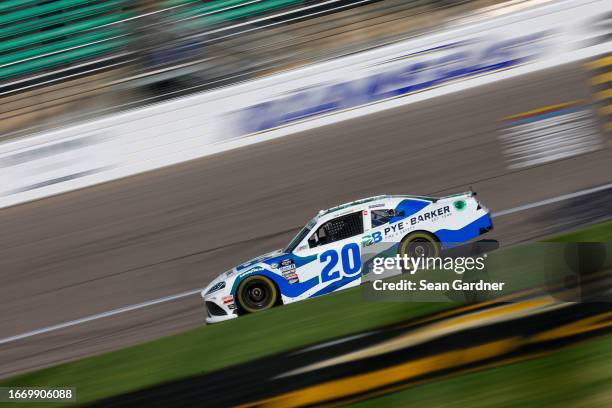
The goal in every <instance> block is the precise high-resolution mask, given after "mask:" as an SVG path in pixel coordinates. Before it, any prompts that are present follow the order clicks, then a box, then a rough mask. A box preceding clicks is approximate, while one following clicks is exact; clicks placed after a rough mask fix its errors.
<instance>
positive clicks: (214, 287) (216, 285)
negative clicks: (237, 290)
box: [206, 281, 225, 295]
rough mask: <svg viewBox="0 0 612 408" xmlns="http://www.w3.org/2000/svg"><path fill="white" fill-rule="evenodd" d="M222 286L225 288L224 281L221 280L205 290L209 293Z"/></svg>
mask: <svg viewBox="0 0 612 408" xmlns="http://www.w3.org/2000/svg"><path fill="white" fill-rule="evenodd" d="M223 288H225V281H221V282H219V283H216V284H214V285H213V286H212V287H211V288H210V289H208V291H206V294H207V295H210V294H211V293H213V292H216V291H218V290H221V289H223Z"/></svg>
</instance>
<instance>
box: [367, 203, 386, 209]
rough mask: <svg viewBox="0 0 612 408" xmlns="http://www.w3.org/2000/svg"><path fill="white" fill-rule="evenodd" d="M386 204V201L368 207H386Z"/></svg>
mask: <svg viewBox="0 0 612 408" xmlns="http://www.w3.org/2000/svg"><path fill="white" fill-rule="evenodd" d="M384 206H385V204H384V203H382V204H372V205H370V206H369V207H368V208H381V207H384Z"/></svg>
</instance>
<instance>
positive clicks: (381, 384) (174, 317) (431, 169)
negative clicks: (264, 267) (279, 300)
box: [0, 0, 612, 407]
mask: <svg viewBox="0 0 612 408" xmlns="http://www.w3.org/2000/svg"><path fill="white" fill-rule="evenodd" d="M611 7H612V6H611V5H610V2H606V1H603V0H593V1H589V0H563V1H556V2H553V1H548V0H510V1H502V0H320V1H306V0H304V1H300V0H209V1H198V0H158V1H153V0H105V1H91V0H46V1H43V0H4V1H0V231H2V233H1V234H0V386H2V387H9V386H10V387H24V386H30V387H34V386H58V387H59V386H69V387H73V388H74V389H75V390H76V392H77V402H78V403H79V405H84V404H89V403H94V402H97V403H99V404H100V406H142V405H147V406H198V405H202V404H207V405H209V406H234V405H238V404H249V405H250V406H277V407H278V406H281V407H283V406H307V405H310V406H318V405H322V404H330V405H344V404H353V403H359V404H363V405H364V406H367V405H370V406H376V407H379V406H409V405H410V406H412V405H416V404H419V405H422V406H458V407H459V406H461V407H463V406H482V407H489V406H515V405H517V404H519V403H520V404H521V405H526V406H536V405H537V406H572V407H574V406H584V407H595V406H602V407H603V406H606V407H607V406H610V401H611V400H612V399H611V395H612V394H611V390H612V374H611V371H610V370H609V367H610V365H611V364H612V347H611V346H612V343H611V340H610V333H611V332H610V330H611V328H612V320H611V316H612V314H611V313H612V310H611V309H610V306H609V305H610V303H609V302H600V301H599V299H598V301H594V302H582V303H581V302H564V301H562V300H559V299H564V298H566V299H567V296H565V297H564V296H563V295H561V296H557V295H558V293H556V292H555V293H552V294H551V293H550V292H551V291H550V290H548V289H546V290H540V289H542V288H537V289H534V290H533V291H527V292H525V293H523V292H520V291H519V292H520V293H517V294H513V295H512V296H513V298H512V299H511V300H512V302H514V303H508V304H506V303H493V302H481V303H476V304H467V305H466V304H459V303H457V302H454V301H450V300H449V301H448V302H437V301H436V302H433V301H430V302H424V301H412V302H378V301H377V302H372V301H368V300H367V299H364V297H363V296H362V295H363V294H362V292H361V291H360V289H359V288H353V289H349V290H346V291H343V292H341V293H334V294H330V295H329V296H325V297H321V298H320V299H314V300H307V301H304V302H299V303H297V304H293V305H287V306H285V307H280V308H274V309H271V310H269V311H266V312H264V313H257V314H250V315H246V316H242V317H240V318H239V319H235V320H233V321H229V322H226V323H222V324H219V325H212V326H204V318H205V314H206V311H205V309H204V305H203V302H202V299H201V297H200V295H199V292H200V290H201V289H202V288H204V287H205V286H206V285H208V283H209V282H211V281H212V279H214V278H215V277H217V276H218V275H219V274H220V273H222V272H223V271H226V270H228V269H230V268H232V267H234V266H235V265H237V264H239V263H241V262H244V261H246V260H248V259H250V258H253V257H255V256H257V255H260V254H262V253H266V252H269V251H272V250H274V249H276V248H279V247H284V246H285V245H286V244H287V243H288V242H289V241H290V239H291V238H292V237H293V236H294V235H295V234H296V233H297V232H298V231H299V229H300V228H301V227H302V226H303V225H304V223H305V222H306V221H307V220H309V219H311V218H312V216H313V215H314V214H316V212H317V211H318V210H320V209H323V208H329V207H332V206H335V205H338V204H340V203H344V202H349V201H352V200H355V199H359V198H363V197H368V196H374V195H379V194H416V195H431V196H443V195H447V194H452V193H457V192H461V191H467V190H469V189H471V188H473V189H474V190H476V191H477V192H478V198H479V200H480V201H481V202H482V203H484V205H486V206H487V207H488V208H490V209H491V212H492V216H493V220H494V225H495V229H494V230H493V231H492V232H491V233H489V234H488V235H487V238H492V239H496V240H498V241H499V242H500V244H501V249H500V250H499V251H501V252H500V253H501V255H499V257H498V258H497V259H498V264H499V265H501V266H500V269H503V270H504V271H505V272H507V273H508V274H511V275H512V276H513V277H514V279H515V280H516V282H517V283H518V284H517V287H520V288H524V287H527V286H535V285H531V284H530V281H529V280H528V279H525V280H523V279H522V277H523V276H531V277H532V278H533V274H531V273H532V272H533V271H534V270H536V269H537V271H538V272H540V273H543V271H544V272H546V270H545V269H544V268H541V267H540V265H539V264H537V263H530V262H528V261H529V259H527V257H525V256H524V252H523V250H522V248H524V247H526V246H527V245H529V244H531V243H533V242H536V241H541V240H546V241H554V242H556V243H563V244H562V245H563V246H562V247H560V248H556V250H557V251H558V253H564V252H563V251H565V250H566V247H565V243H566V242H570V243H576V242H606V243H608V244H607V246H604V247H605V248H608V249H607V251H608V252H609V248H610V244H609V243H610V242H612V224H611V222H610V220H611V219H612V149H611V146H612V145H611V143H610V132H611V131H612V121H611V117H612V105H611V104H610V103H611V102H610V99H612V92H611V87H612V85H611V84H612V75H611V74H610V72H612V56H611V55H612V54H611V52H612V41H611V39H612V36H611V33H610V28H609V27H610V25H609V22H610V18H611V16H612V14H611V13H612V10H611ZM551 9H553V11H551ZM575 10H578V11H575ZM585 10H586V11H585ZM521 13H530V14H529V16H531V17H533V18H534V19H536V21H546V22H547V23H548V22H550V25H551V26H552V27H553V28H550V27H548V26H546V25H543V26H542V27H539V26H537V24H536V25H535V26H534V27H528V26H529V24H530V21H531V20H530V19H529V18H524V19H523V18H522V16H524V14H521ZM585 16H586V17H585ZM570 17H571V18H570ZM583 17H584V18H583ZM506 18H507V19H506ZM509 21H514V23H512V24H515V25H512V26H510V23H508V22H509ZM509 27H510V28H509ZM522 27H528V28H533V32H531V31H529V32H523V30H522V29H521V28H522ZM455 29H457V30H463V29H466V30H468V31H469V30H471V31H469V34H466V35H464V36H463V37H461V38H457V39H456V38H453V37H452V35H449V34H448V33H449V32H451V33H452V32H454V31H452V30H455ZM468 31H465V32H468ZM461 32H463V31H461ZM536 32H537V34H534V33H536ZM434 40H435V41H434ZM412 41H416V42H418V44H419V45H418V46H412V45H411V46H406V49H403V48H402V47H404V46H405V44H414V43H411V42H412ZM419 41H420V42H419ZM430 41H431V44H429V42H430ZM441 44H443V46H442V45H441ZM395 46H397V48H393V47H395ZM383 47H389V48H383ZM391 48H393V50H394V51H393V52H391V51H388V53H389V54H392V53H393V58H390V57H389V56H388V55H387V54H385V52H387V51H384V50H388V49H391ZM417 49H418V51H417ZM380 50H383V51H382V52H381V54H376V55H378V57H377V59H376V61H375V62H370V61H365V62H364V61H358V63H355V64H354V65H351V64H349V63H347V62H346V61H357V60H358V59H359V58H360V56H362V55H372V54H364V53H365V52H378V51H380ZM542 50H543V51H542ZM455 51H457V54H452V53H454V52H455ZM408 52H412V54H403V53H408ZM451 54H452V55H460V56H461V57H460V58H459V59H457V60H453V58H452V57H451V58H450V59H447V57H448V56H449V55H451ZM440 56H441V57H440ZM569 57H571V58H569ZM351 58H355V59H351ZM411 58H413V59H411ZM383 59H384V61H383ZM405 61H418V62H422V63H423V65H424V67H423V66H420V65H419V64H418V63H417V64H414V65H410V71H409V70H408V69H406V68H407V67H408V65H402V64H404V63H405ZM319 63H329V64H330V65H319ZM411 64H412V63H411ZM321 67H324V68H321ZM325 67H333V72H332V70H331V68H330V71H329V72H323V73H321V72H318V71H317V70H325V69H326V68H325ZM381 67H382V68H381ZM389 67H391V68H389ZM395 67H399V68H400V70H399V71H398V70H396V69H395ZM296 69H303V70H302V71H299V72H300V74H299V75H304V76H305V77H308V76H309V73H312V72H318V73H317V75H320V76H317V77H316V78H315V79H314V80H312V81H311V82H312V83H308V84H306V85H304V84H303V83H302V82H300V81H299V80H296V81H294V82H295V83H291V84H289V85H287V88H288V89H283V86H285V85H286V84H287V83H289V82H291V81H287V82H284V81H285V80H286V78H294V77H292V76H291V75H293V71H294V70H296ZM401 69H405V71H402V70H401ZM355 72H357V75H361V77H360V79H363V78H370V77H375V76H377V78H378V79H380V78H383V79H385V80H388V81H387V82H384V81H381V82H383V83H384V85H385V86H387V87H388V88H389V89H390V90H389V89H383V90H382V91H380V94H377V95H376V97H374V96H372V95H367V96H368V97H370V96H372V99H370V100H367V101H365V102H364V100H362V99H360V98H354V99H352V96H354V95H353V94H350V92H348V93H347V94H342V95H343V96H344V97H346V100H341V101H340V102H338V100H336V99H334V100H326V99H325V98H326V97H329V98H330V99H333V97H336V96H337V95H336V94H334V93H333V92H328V91H329V90H330V89H331V90H332V91H333V90H334V89H335V88H333V87H334V86H335V85H346V84H349V86H348V87H347V88H350V87H351V86H352V85H355V83H356V82H358V81H355V83H353V82H350V81H349V80H347V79H345V78H350V79H351V80H352V79H353V77H352V74H354V73H355ZM398 72H399V73H400V74H399V75H396V74H398ZM282 73H286V74H287V76H282V75H279V74H282ZM372 73H374V74H372ZM327 74H329V76H326V75H327ZM379 74H380V76H378V75H379ZM402 74H406V75H402ZM490 74H491V75H490ZM394 75H396V76H394ZM411 75H413V76H411ZM421 75H422V76H421ZM495 75H498V76H495ZM312 77H315V75H314V74H313V75H312ZM414 77H416V78H417V80H415V82H414V83H410V84H408V82H409V81H410V80H413V79H414ZM321 78H323V79H321ZM398 78H399V79H398ZM491 78H493V79H491ZM298 79H300V78H298ZM378 79H376V80H378ZM404 80H405V81H406V82H403V81H404ZM418 80H420V81H422V82H418ZM470 80H473V81H474V82H471V83H477V82H478V81H481V82H479V83H480V85H478V86H476V85H474V86H471V85H465V83H466V82H469V81H470ZM258 81H259V82H258ZM265 81H267V82H265ZM366 82H367V81H366ZM252 84H256V85H255V86H260V88H257V89H255V91H251V90H250V89H249V90H248V92H247V91H244V92H243V93H242V94H241V93H240V92H242V91H239V92H238V94H237V95H230V97H227V95H228V94H229V93H230V91H231V90H233V89H239V90H244V89H247V88H248V87H249V86H250V85H252ZM257 84H259V85H257ZM243 85H244V87H243V88H234V87H233V86H243ZM298 85H299V86H298ZM394 86H395V87H401V86H403V87H404V90H406V89H408V91H406V92H405V94H406V95H404V94H402V93H399V92H397V93H396V94H393V92H395V91H397V89H395V88H393V87H394ZM411 86H412V88H411ZM447 86H448V87H447ZM383 88H384V87H383ZM364 89H365V88H364ZM447 89H452V92H450V91H448V92H447V91H446V90H447ZM368 90H369V89H368ZM361 91H363V89H361ZM383 91H385V92H387V93H384V92H383ZM215 92H219V93H215ZM224 92H225V93H224ZM217 95H221V96H219V98H218V99H215V98H216V96H217ZM287 95H288V96H287ZM347 95H348V96H347ZM381 95H382V96H381ZM359 96H362V95H359ZM403 96H406V97H407V99H402V98H401V97H403ZM232 98H234V99H232ZM243 98H244V100H242V99H243ZM377 98H378V99H377ZM409 98H412V99H409ZM339 99H342V98H341V97H339ZM227 100H230V102H232V101H233V102H234V103H235V104H236V106H228V104H227ZM260 100H262V101H264V102H261V101H260ZM348 100H350V101H349V102H350V103H349V102H347V101H348ZM355 100H357V101H358V102H355ZM202 101H204V102H202ZM406 101H408V102H406ZM362 102H363V103H362ZM224 103H225V105H224ZM327 103H329V105H330V106H331V108H329V106H328V105H327ZM342 103H346V105H343V104H342ZM360 104H361V105H365V104H367V105H368V106H367V107H366V110H367V112H365V111H363V112H365V113H364V114H360V113H355V114H354V115H353V111H356V110H357V111H358V110H359V109H362V108H363V107H360ZM216 105H218V106H216ZM321 106H323V108H321ZM217 108H218V109H217ZM309 108H312V110H309ZM315 108H316V109H315ZM223 109H225V111H224V110H223ZM317 109H321V110H320V111H319V110H317ZM326 109H329V111H327V110H326ZM334 109H335V110H337V111H341V110H342V112H334ZM368 109H369V110H368ZM218 112H223V113H224V114H223V115H218ZM227 112H230V113H231V114H228V115H226V114H225V113H227ZM313 112H314V113H313ZM330 112H331V113H333V114H330V115H329V117H332V119H330V120H329V121H327V122H325V120H327V119H326V118H327V117H328V116H327V114H328V113H330ZM319 114H321V116H324V118H323V120H322V121H321V123H319V122H317V123H319V124H317V125H312V126H310V125H309V120H310V119H312V118H311V117H310V116H317V115H319ZM335 114H337V115H335ZM166 115H167V116H166ZM173 115H176V116H173ZM214 115H217V116H218V117H217V116H215V119H216V120H217V122H219V123H222V124H223V127H215V126H214V125H213V121H212V120H209V119H210V117H211V116H214ZM342 115H344V116H342ZM351 115H352V116H351ZM334 117H335V118H336V119H333V118H334ZM338 117H340V119H338ZM245 118H246V119H245ZM268 119H269V121H268ZM320 119H321V118H319V117H315V118H314V121H312V122H316V121H317V120H320ZM243 122H245V123H246V125H245V123H243ZM294 122H296V123H295V124H296V126H295V127H293V128H292V127H291V126H293V125H294ZM323 122H324V123H323ZM215 123H216V122H215ZM304 123H305V124H306V125H304ZM253 124H254V125H253ZM234 127H236V128H240V129H243V128H245V127H246V128H248V129H251V130H253V132H250V131H249V132H245V133H242V134H239V135H236V134H230V132H228V133H224V132H219V129H228V128H234ZM279 129H280V131H279ZM286 129H288V130H286ZM292 129H294V130H292ZM295 129H297V130H299V132H298V131H297V130H295ZM55 130H57V132H49V131H55ZM275 132H276V133H275ZM282 132H286V133H284V134H283V133H282ZM292 132H293V133H296V134H295V135H290V136H287V133H292ZM217 133H219V134H217ZM246 133H256V134H255V135H253V134H249V135H247V134H246ZM234 136H240V137H243V138H244V139H247V142H248V141H249V140H254V141H256V142H257V143H252V144H250V145H248V146H243V145H241V144H240V143H242V142H243V141H241V140H239V141H238V142H237V143H234V142H236V140H235V139H234V140H230V139H231V138H232V137H234ZM277 136H287V137H277ZM228 141H229V144H231V143H234V144H232V145H231V147H232V149H227V150H225V149H224V148H223V146H225V145H224V144H223V143H226V142H228ZM219 142H222V143H219ZM214 143H218V144H215V147H216V146H222V147H221V148H219V150H214V149H213V150H210V151H209V150H205V149H207V148H208V145H212V144H214ZM245 143H246V142H245ZM249 143H250V142H249ZM177 145H178V147H176V146H177ZM204 152H205V153H206V154H207V156H206V157H202V156H204ZM209 153H210V154H209ZM213 153H214V154H213ZM170 156H171V157H170ZM175 156H176V157H178V158H176V157H175ZM126 169H128V170H126ZM124 170H125V172H124ZM149 170H153V171H149ZM98 175H101V176H100V178H96V177H98ZM88 177H90V178H88ZM83 179H86V180H88V181H87V182H86V183H85V184H84V185H85V186H86V188H81V187H83V185H80V184H79V182H80V180H83ZM71 183H73V184H71ZM66 186H67V187H66ZM41 191H42V193H40V192H41ZM30 192H33V195H31V196H30V195H28V194H30ZM60 193H61V194H60ZM13 197H17V198H16V199H15V200H16V201H11V199H12V198H13ZM23 197H25V198H23ZM7 203H8V204H7ZM521 245H525V246H521ZM555 245H557V244H555ZM559 245H561V244H559ZM597 248H599V247H597ZM503 251H506V252H503ZM604 252H605V251H604ZM532 258H538V256H537V255H535V256H533V257H532ZM601 258H602V259H604V258H605V260H602V262H601V265H603V266H602V267H601V268H599V269H601V270H599V269H598V270H597V272H598V273H601V275H596V278H597V279H595V278H593V276H595V275H593V276H590V277H589V284H593V285H594V286H595V289H596V290H595V292H597V293H598V294H599V293H601V292H605V293H606V294H608V295H609V287H610V285H609V284H610V273H609V272H610V269H609V267H610V265H611V264H610V262H611V261H612V260H611V259H610V254H609V253H607V254H606V255H605V256H604V255H601ZM507 259H514V260H521V261H523V262H522V263H521V262H518V261H516V262H515V261H507ZM539 261H542V259H539ZM557 261H559V260H558V259H557ZM578 264H580V262H578ZM549 266H550V265H549ZM579 267H580V266H578V268H579ZM534 274H535V273H534ZM578 276H580V273H579V272H578ZM578 280H579V279H578ZM594 282H596V283H594ZM528 283H529V285H528ZM602 287H603V288H602ZM532 289H533V288H532ZM565 289H568V288H567V287H564V288H562V289H561V291H563V290H565ZM556 290H557V289H555V291H556ZM572 299H575V298H572ZM1 398H2V394H1V393H0V399H1ZM0 402H1V401H0ZM55 405H60V406H61V405H63V404H62V403H61V402H57V403H56V404H55Z"/></svg>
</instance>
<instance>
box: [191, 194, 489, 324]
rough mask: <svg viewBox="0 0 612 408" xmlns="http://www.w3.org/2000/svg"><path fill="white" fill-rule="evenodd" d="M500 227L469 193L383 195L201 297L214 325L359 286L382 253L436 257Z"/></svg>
mask: <svg viewBox="0 0 612 408" xmlns="http://www.w3.org/2000/svg"><path fill="white" fill-rule="evenodd" d="M492 228H493V223H492V221H491V217H490V214H489V210H488V209H487V208H485V207H484V206H483V205H482V204H481V203H480V202H479V201H478V200H477V199H476V197H475V193H473V192H471V191H470V192H467V193H460V194H455V195H451V196H447V197H441V198H436V197H423V196H411V195H383V196H376V197H370V198H365V199H362V200H357V201H353V202H350V203H347V204H343V205H339V206H337V207H333V208H330V209H328V210H322V211H320V212H319V213H318V214H317V215H316V216H315V217H314V218H313V219H311V220H310V221H309V222H308V223H307V224H306V225H305V226H304V227H303V228H302V229H301V230H300V231H299V232H298V234H297V235H296V236H295V237H294V238H293V239H292V240H291V242H289V244H288V245H287V247H286V248H284V249H281V250H277V251H274V252H270V253H268V254H265V255H262V256H260V257H258V258H255V259H252V260H250V261H248V262H245V263H243V264H241V265H238V266H237V267H235V268H233V269H231V270H229V271H227V272H225V273H223V274H221V275H220V276H218V277H217V278H216V279H215V280H213V281H212V282H211V283H210V284H209V285H208V286H207V287H206V288H205V289H204V290H203V291H202V292H201V295H202V298H203V299H204V303H205V306H206V311H207V317H206V322H207V323H217V322H221V321H224V320H229V319H234V318H236V317H238V316H240V315H243V314H247V313H255V312H260V311H263V310H266V309H269V308H271V307H274V306H277V305H286V304H289V303H293V302H297V301H299V300H303V299H309V298H313V297H317V296H321V295H325V294H328V293H332V292H336V291H339V290H342V289H347V288H350V287H354V286H356V285H359V284H360V283H361V282H362V279H363V275H364V274H366V273H368V268H367V267H366V266H367V265H368V263H370V264H371V261H372V259H373V258H374V257H376V256H389V255H391V256H395V255H396V254H399V255H400V256H404V255H406V256H409V257H415V256H424V257H436V256H439V255H440V253H441V252H442V251H444V250H446V249H448V248H452V247H454V246H456V245H459V244H462V243H465V242H467V241H469V240H472V239H473V238H476V237H478V236H480V235H482V234H484V233H486V232H488V231H490V230H491V229H492Z"/></svg>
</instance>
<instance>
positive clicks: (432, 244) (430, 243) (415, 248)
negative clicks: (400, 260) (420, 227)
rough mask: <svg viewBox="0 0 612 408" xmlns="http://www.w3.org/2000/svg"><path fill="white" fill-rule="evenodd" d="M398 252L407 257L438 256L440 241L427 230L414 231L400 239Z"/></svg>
mask: <svg viewBox="0 0 612 408" xmlns="http://www.w3.org/2000/svg"><path fill="white" fill-rule="evenodd" d="M398 253H399V254H400V256H401V257H404V255H406V256H407V257H408V258H419V257H425V258H436V257H438V256H440V243H439V242H438V240H436V237H434V236H433V235H432V234H430V233H428V232H415V233H412V234H409V235H407V236H406V237H405V238H404V239H403V240H402V242H401V243H400V247H399V251H398Z"/></svg>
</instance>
